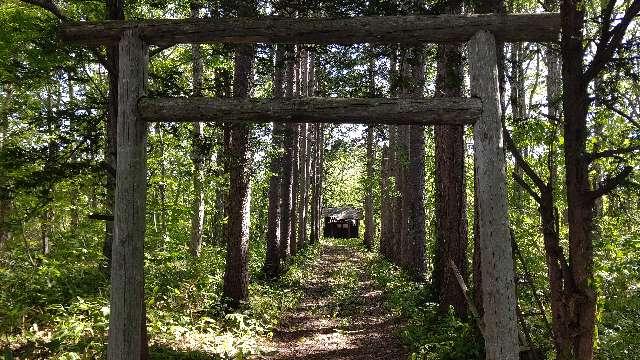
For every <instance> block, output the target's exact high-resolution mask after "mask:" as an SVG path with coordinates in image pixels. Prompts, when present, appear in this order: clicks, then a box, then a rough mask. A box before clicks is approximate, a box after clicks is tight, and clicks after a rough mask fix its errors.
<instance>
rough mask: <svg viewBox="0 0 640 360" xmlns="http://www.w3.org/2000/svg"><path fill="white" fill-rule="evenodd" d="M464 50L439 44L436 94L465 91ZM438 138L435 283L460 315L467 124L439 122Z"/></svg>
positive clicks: (444, 307)
mask: <svg viewBox="0 0 640 360" xmlns="http://www.w3.org/2000/svg"><path fill="white" fill-rule="evenodd" d="M447 7H448V11H449V12H453V13H460V12H461V11H462V3H461V2H459V1H457V0H453V1H449V2H448V5H447ZM462 66H463V61H462V51H461V49H460V47H459V46H456V45H440V46H439V47H438V68H437V76H436V93H437V95H438V96H443V97H459V96H462V94H463V92H464V91H463V90H464V89H463V87H464V77H463V75H464V74H463V67H462ZM434 135H435V136H434V137H435V157H436V169H435V170H436V171H435V175H436V176H435V180H436V181H435V185H436V189H435V196H436V201H435V204H436V205H435V206H436V209H435V210H436V249H435V258H434V271H433V285H434V288H435V289H436V292H437V293H438V300H439V305H440V311H441V312H443V313H447V312H448V311H449V307H453V309H454V311H455V313H456V314H457V315H458V316H459V317H464V316H466V314H467V304H466V302H465V299H464V294H463V293H462V290H461V288H460V286H459V285H458V282H457V279H456V276H455V274H454V273H453V271H452V270H451V269H450V268H449V266H448V264H449V260H451V261H453V263H454V264H455V265H456V267H457V268H458V270H459V272H460V275H461V276H462V279H463V280H464V281H465V282H468V271H467V269H468V266H467V241H468V237H467V215H466V196H465V181H464V157H465V154H464V147H465V144H464V127H463V126H455V125H451V126H446V125H437V126H435V127H434Z"/></svg>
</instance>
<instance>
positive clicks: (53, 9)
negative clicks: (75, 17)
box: [20, 0, 111, 71]
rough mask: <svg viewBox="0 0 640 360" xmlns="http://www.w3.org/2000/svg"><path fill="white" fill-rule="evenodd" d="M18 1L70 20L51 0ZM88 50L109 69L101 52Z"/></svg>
mask: <svg viewBox="0 0 640 360" xmlns="http://www.w3.org/2000/svg"><path fill="white" fill-rule="evenodd" d="M20 1H22V2H23V3H25V4H30V5H34V6H37V7H39V8H41V9H44V10H47V11H48V12H50V13H51V14H53V16H55V17H56V18H58V20H60V21H62V22H64V23H68V22H71V18H69V17H68V16H67V15H66V14H65V13H64V12H63V11H62V10H61V9H60V8H59V7H58V5H56V4H55V3H54V2H53V1H52V0H20ZM89 51H90V52H91V54H93V56H95V58H96V61H97V62H98V63H99V64H100V65H102V66H104V67H105V68H106V69H107V70H109V71H111V69H110V67H109V64H108V63H107V59H105V57H104V56H102V54H100V52H99V51H98V50H96V49H91V50H89Z"/></svg>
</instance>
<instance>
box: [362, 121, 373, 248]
mask: <svg viewBox="0 0 640 360" xmlns="http://www.w3.org/2000/svg"><path fill="white" fill-rule="evenodd" d="M373 132H374V129H373V126H369V127H368V128H367V138H366V146H367V159H366V174H365V190H364V245H365V247H366V248H367V250H369V251H371V250H372V249H373V245H374V239H375V233H376V225H375V219H374V209H373V186H374V184H373V181H374V177H375V174H374V169H373V167H374V161H375V156H376V155H375V150H374V148H373V137H374V133H373Z"/></svg>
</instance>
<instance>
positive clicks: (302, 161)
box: [296, 124, 309, 249]
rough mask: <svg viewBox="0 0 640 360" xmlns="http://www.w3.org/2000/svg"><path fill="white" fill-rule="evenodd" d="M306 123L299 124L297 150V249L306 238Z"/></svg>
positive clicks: (302, 244)
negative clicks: (298, 146) (298, 144)
mask: <svg viewBox="0 0 640 360" xmlns="http://www.w3.org/2000/svg"><path fill="white" fill-rule="evenodd" d="M307 129H308V124H300V149H299V152H298V164H299V173H298V182H299V187H298V194H299V199H298V239H297V240H298V241H297V243H298V244H297V246H296V248H297V249H302V247H303V246H304V243H305V242H306V238H307V200H308V194H309V193H308V191H307V176H308V161H307V159H308V156H307V141H308V130H307Z"/></svg>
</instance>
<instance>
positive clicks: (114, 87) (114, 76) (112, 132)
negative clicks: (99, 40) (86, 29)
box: [102, 0, 124, 274]
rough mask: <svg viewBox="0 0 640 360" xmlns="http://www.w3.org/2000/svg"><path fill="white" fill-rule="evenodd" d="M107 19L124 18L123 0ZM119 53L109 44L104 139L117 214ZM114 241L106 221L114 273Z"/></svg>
mask: <svg viewBox="0 0 640 360" xmlns="http://www.w3.org/2000/svg"><path fill="white" fill-rule="evenodd" d="M106 8H107V9H106V10H107V20H124V0H106ZM119 57H120V53H119V50H118V45H117V44H116V45H114V46H109V47H107V64H109V68H108V69H107V73H108V76H109V99H108V105H107V116H106V119H105V120H106V124H105V129H106V139H105V151H104V154H105V159H104V162H105V168H106V171H105V174H106V184H105V185H106V191H105V207H106V208H107V211H108V212H109V213H110V214H112V215H113V214H114V208H115V189H116V164H117V149H118V147H117V142H118V138H117V127H118V75H119V74H118V69H119ZM112 244H113V221H105V229H104V244H103V247H102V255H103V256H104V258H105V259H106V273H107V274H110V273H111V252H112Z"/></svg>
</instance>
